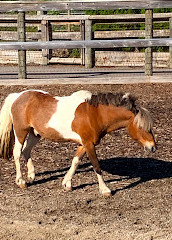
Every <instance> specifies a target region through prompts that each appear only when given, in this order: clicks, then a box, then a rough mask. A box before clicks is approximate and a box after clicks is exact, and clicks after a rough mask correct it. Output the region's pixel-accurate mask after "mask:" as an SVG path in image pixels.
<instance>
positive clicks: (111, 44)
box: [0, 38, 172, 50]
mask: <svg viewBox="0 0 172 240" xmlns="http://www.w3.org/2000/svg"><path fill="white" fill-rule="evenodd" d="M155 46H172V38H163V39H162V38H159V39H127V40H124V39H123V40H82V41H48V42H4V43H3V42H0V49H1V50H29V49H56V48H61V49H64V48H67V49H73V48H115V47H155Z"/></svg>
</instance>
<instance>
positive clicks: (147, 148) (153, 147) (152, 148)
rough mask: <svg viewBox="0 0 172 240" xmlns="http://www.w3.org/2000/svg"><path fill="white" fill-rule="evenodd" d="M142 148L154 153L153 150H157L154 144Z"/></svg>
mask: <svg viewBox="0 0 172 240" xmlns="http://www.w3.org/2000/svg"><path fill="white" fill-rule="evenodd" d="M144 150H145V151H151V152H152V153H154V152H156V150H157V147H156V146H152V147H150V146H149V147H148V146H145V147H144Z"/></svg>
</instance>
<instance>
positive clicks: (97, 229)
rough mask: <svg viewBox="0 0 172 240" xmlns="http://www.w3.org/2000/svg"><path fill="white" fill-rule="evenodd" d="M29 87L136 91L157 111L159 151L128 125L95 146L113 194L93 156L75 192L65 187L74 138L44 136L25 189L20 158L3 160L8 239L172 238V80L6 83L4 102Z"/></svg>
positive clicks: (0, 221)
mask: <svg viewBox="0 0 172 240" xmlns="http://www.w3.org/2000/svg"><path fill="white" fill-rule="evenodd" d="M29 88H34V89H35V88H36V89H42V90H45V91H49V92H50V93H52V94H56V95H59V96H63V95H68V94H71V93H72V92H74V91H77V90H79V89H88V90H90V91H92V92H93V93H97V92H109V91H110V92H117V91H125V92H131V93H133V94H134V95H136V96H137V97H138V99H139V100H140V102H141V104H142V105H143V106H144V107H146V108H148V109H149V110H150V112H151V113H152V115H153V118H154V132H155V135H156V139H157V146H158V150H157V151H156V153H154V154H145V153H144V152H143V149H142V148H141V147H140V146H139V145H138V144H137V143H135V142H134V141H133V140H132V139H131V138H130V137H129V136H128V134H127V132H126V131H125V130H119V131H116V132H114V133H112V134H110V135H107V136H105V137H104V138H103V139H102V141H101V143H100V144H99V145H98V146H97V147H96V150H97V155H98V158H99V160H100V164H101V167H102V169H103V171H104V178H105V181H106V183H107V185H108V187H109V188H110V189H111V190H112V193H113V194H112V197H111V198H104V197H102V196H101V195H100V194H99V192H98V185H97V178H96V175H95V173H94V171H93V168H92V166H91V164H90V162H89V160H88V158H87V157H86V156H85V157H84V158H83V160H82V163H81V165H80V168H79V169H78V170H77V172H76V175H75V176H74V178H73V191H72V192H65V191H64V190H63V189H62V187H61V183H62V180H63V177H64V175H65V173H66V171H67V170H68V169H69V167H70V164H71V160H72V157H73V155H74V151H75V150H76V146H77V145H76V144H75V143H53V142H50V141H47V140H44V139H42V140H41V141H40V142H39V143H38V144H37V146H36V147H35V148H34V149H33V152H32V156H33V159H34V165H35V170H36V179H35V181H34V183H33V184H30V185H28V188H27V189H26V190H21V189H19V188H18V187H17V186H16V184H15V166H14V162H13V160H10V161H6V160H3V159H0V237H1V240H11V239H12V240H34V239H35V240H44V239H45V240H51V239H57V240H69V239H70V240H96V239H102V240H105V239H106V240H107V239H110V240H136V239H137V240H172V158H171V152H172V141H171V140H172V122H171V119H172V111H171V110H172V103H171V102H172V99H171V92H172V84H135V85H86V86H84V85H53V86H49V85H47V86H39V87H36V86H33V87H31V86H29V87H28V86H11V87H10V86H0V103H1V104H2V102H3V100H4V98H5V97H6V96H7V95H8V94H9V93H11V92H19V91H22V90H25V89H29ZM21 163H22V169H23V171H24V177H25V178H26V166H25V163H24V160H23V159H21Z"/></svg>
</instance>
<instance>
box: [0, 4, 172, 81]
mask: <svg viewBox="0 0 172 240" xmlns="http://www.w3.org/2000/svg"><path fill="white" fill-rule="evenodd" d="M0 6H1V9H0V11H1V12H9V11H19V13H18V16H17V17H16V16H15V15H14V16H13V17H12V16H10V15H9V16H8V17H5V16H4V15H0V22H1V23H3V21H4V23H5V24H7V21H8V22H9V23H10V20H9V19H10V17H11V21H12V23H13V24H16V22H17V24H18V39H19V42H9V43H7V42H1V43H0V49H3V50H7V49H8V50H10V49H17V50H18V52H19V78H26V50H27V49H43V56H44V61H45V62H44V64H46V63H47V61H48V58H49V49H54V48H55V49H56V48H69V49H70V48H81V49H85V54H84V56H83V58H84V60H85V66H86V67H87V68H88V67H92V66H93V61H94V58H93V56H94V52H95V51H94V50H95V49H103V48H114V47H133V46H134V47H146V51H145V74H146V75H152V46H169V47H170V55H171V58H172V49H171V46H172V38H156V39H154V38H153V21H156V20H164V21H165V20H168V21H169V23H170V28H169V34H170V37H172V20H171V19H172V18H171V17H172V16H171V14H166V15H161V14H159V15H158V14H157V15H155V14H154V16H153V11H152V8H161V7H163V8H164V7H172V2H171V0H170V1H140V0H138V1H123V0H122V1H89V2H85V1H83V2H82V1H81V2H78V1H76V2H75V1H68V2H65V1H58V2H53V1H51V2H48V1H47V2H41V1H40V2H39V1H32V2H31V1H15V2H13V1H9V2H8V1H7V2H0ZM118 8H120V9H121V8H124V9H131V8H132V9H141V8H144V9H147V10H146V14H145V15H142V14H139V15H137V14H135V15H132V17H131V16H129V15H128V16H125V17H124V16H122V15H118V16H116V15H108V16H100V15H99V16H85V15H82V16H72V15H70V16H48V15H43V16H27V15H26V16H25V11H33V10H34V11H35V10H36V11H38V10H44V11H48V10H57V9H58V10H71V9H77V10H81V9H82V10H83V9H84V10H85V9H118ZM5 18H8V20H7V19H5ZM29 18H30V19H29ZM34 21H35V22H34ZM36 21H37V22H36ZM135 21H136V22H138V21H139V22H141V21H142V22H145V39H127V40H126V39H123V40H121V39H115V40H112V39H111V40H95V39H94V38H93V33H92V24H95V23H96V22H106V23H110V22H111V23H112V22H113V23H116V22H118V23H119V22H123V23H124V22H127V23H128V22H132V23H133V22H135ZM38 22H41V26H42V27H41V41H40V42H25V40H26V33H25V24H28V23H29V24H35V23H37V24H38ZM52 22H56V23H57V22H65V23H67V24H69V23H71V22H78V23H79V24H80V26H81V33H82V34H81V39H82V41H70V42H69V41H51V40H52V32H51V24H50V23H52ZM170 61H171V60H170ZM171 62H172V61H171Z"/></svg>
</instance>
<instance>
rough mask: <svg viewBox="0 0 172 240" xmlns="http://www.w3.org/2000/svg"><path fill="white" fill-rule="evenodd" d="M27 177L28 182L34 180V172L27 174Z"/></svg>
mask: <svg viewBox="0 0 172 240" xmlns="http://www.w3.org/2000/svg"><path fill="white" fill-rule="evenodd" d="M27 179H28V182H29V183H33V181H34V179H35V174H34V173H32V174H29V175H28V176H27Z"/></svg>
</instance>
